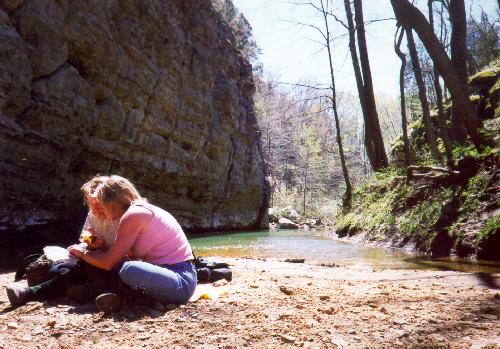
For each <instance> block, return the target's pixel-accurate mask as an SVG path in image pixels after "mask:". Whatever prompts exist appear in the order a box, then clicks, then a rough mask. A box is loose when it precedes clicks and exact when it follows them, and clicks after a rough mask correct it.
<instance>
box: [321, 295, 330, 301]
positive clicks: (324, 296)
mask: <svg viewBox="0 0 500 349" xmlns="http://www.w3.org/2000/svg"><path fill="white" fill-rule="evenodd" d="M319 299H320V300H322V301H329V300H330V296H329V295H326V294H325V295H321V296H319Z"/></svg>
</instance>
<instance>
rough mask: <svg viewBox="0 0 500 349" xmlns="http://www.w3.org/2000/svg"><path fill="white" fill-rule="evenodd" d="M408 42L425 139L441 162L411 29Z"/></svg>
mask: <svg viewBox="0 0 500 349" xmlns="http://www.w3.org/2000/svg"><path fill="white" fill-rule="evenodd" d="M406 40H407V41H408V50H409V51H410V57H411V65H412V67H413V73H414V74H415V80H416V81H417V86H418V97H419V99H420V104H421V106H422V117H423V119H424V128H425V139H426V141H427V143H428V144H429V146H430V148H431V153H432V156H433V157H434V158H435V159H436V160H439V161H440V160H441V154H440V153H439V150H438V148H437V141H436V134H435V133H434V129H433V127H432V124H431V112H430V109H429V102H428V101H427V91H426V88H425V83H424V79H423V77H422V69H421V68H420V62H419V60H418V53H417V48H416V46H415V40H414V39H413V33H412V30H411V29H408V30H406Z"/></svg>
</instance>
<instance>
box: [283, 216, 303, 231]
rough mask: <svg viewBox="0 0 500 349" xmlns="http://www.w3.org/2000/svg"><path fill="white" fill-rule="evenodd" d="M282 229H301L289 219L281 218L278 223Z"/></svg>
mask: <svg viewBox="0 0 500 349" xmlns="http://www.w3.org/2000/svg"><path fill="white" fill-rule="evenodd" d="M278 224H279V227H280V229H299V225H298V224H297V223H294V222H292V221H291V220H289V219H288V218H284V217H282V218H280V219H279V221H278Z"/></svg>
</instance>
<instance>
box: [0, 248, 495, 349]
mask: <svg viewBox="0 0 500 349" xmlns="http://www.w3.org/2000/svg"><path fill="white" fill-rule="evenodd" d="M218 260H221V259H220V258H218ZM224 260H225V261H227V262H229V263H230V264H231V266H232V269H233V273H234V278H233V281H231V282H230V283H227V284H222V285H218V286H219V287H215V285H210V284H205V285H200V286H199V287H198V290H197V293H196V297H194V298H193V302H190V303H188V304H186V305H183V306H180V307H171V306H165V305H156V306H154V307H145V306H130V307H126V308H124V309H123V310H122V311H121V312H119V313H116V314H113V315H107V316H104V315H103V314H100V313H98V312H97V310H96V308H95V306H94V305H93V304H88V305H84V306H78V305H76V304H71V303H67V302H61V301H59V302H57V303H56V302H46V303H38V302H33V303H29V304H28V305H26V306H24V307H21V308H17V309H14V310H12V309H10V307H9V306H8V304H7V303H8V301H7V299H6V296H5V294H4V293H1V294H0V319H1V320H2V321H1V322H2V325H0V326H1V327H0V328H1V330H0V348H14V347H23V348H41V347H47V348H65V347H74V346H75V343H79V344H78V345H79V346H81V347H83V348H91V347H112V348H119V347H121V348H124V347H149V348H164V347H169V348H244V347H250V348H262V347H273V348H380V347H391V348H409V347H412V348H464V347H466V348H469V347H474V348H496V347H498V345H500V337H499V336H498V333H500V323H499V321H498V317H499V316H500V294H499V293H498V290H495V289H494V288H492V283H493V286H494V285H498V282H499V281H500V280H499V278H500V275H499V274H491V275H489V279H488V278H484V277H481V275H477V274H473V273H460V272H453V271H429V270H374V269H372V268H369V267H357V268H356V267H324V266H320V265H311V264H296V263H285V262H282V261H277V260H262V259H242V258H239V259H229V258H228V259H224ZM12 278H13V274H12V273H7V274H1V275H0V284H1V285H5V284H7V283H8V282H10V281H11V280H12ZM488 281H489V282H488ZM198 298H201V299H198Z"/></svg>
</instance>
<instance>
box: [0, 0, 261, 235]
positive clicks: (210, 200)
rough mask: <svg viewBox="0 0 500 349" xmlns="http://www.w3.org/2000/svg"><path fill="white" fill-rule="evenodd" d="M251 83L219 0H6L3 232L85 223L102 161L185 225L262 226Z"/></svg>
mask: <svg viewBox="0 0 500 349" xmlns="http://www.w3.org/2000/svg"><path fill="white" fill-rule="evenodd" d="M253 93H254V85H253V80H252V71H251V66H250V65H249V63H248V62H247V61H246V60H245V59H244V58H242V57H241V56H240V55H239V54H238V53H237V51H236V49H235V43H234V38H233V36H232V34H231V33H230V31H229V29H228V28H227V27H226V26H225V25H224V24H223V23H222V22H221V20H220V18H219V16H218V15H217V14H216V13H215V12H214V10H213V9H212V6H211V3H210V1H209V0H169V1H162V0H71V1H70V0H31V1H29V0H24V1H22V0H0V236H2V239H3V240H2V239H0V242H2V241H3V242H4V243H5V237H6V236H13V235H16V234H17V235H19V236H20V235H23V234H21V232H25V234H24V235H26V234H27V233H26V232H29V234H28V235H30V236H31V237H34V236H35V235H34V234H36V236H37V237H38V238H40V236H41V237H42V239H43V238H44V237H45V238H49V237H51V238H53V237H54V236H55V235H54V234H56V235H57V234H59V236H60V235H63V234H68V233H71V234H74V233H76V230H77V228H78V227H79V226H80V225H81V224H82V222H83V217H84V215H85V207H84V206H83V201H82V197H81V194H80V192H79V187H80V186H81V185H82V184H83V183H84V182H85V181H86V180H88V179H89V178H90V177H92V176H93V175H95V174H97V173H100V174H110V173H113V174H120V175H123V176H125V177H128V178H130V179H131V180H132V181H133V182H134V183H135V184H136V185H137V186H138V188H139V190H140V191H141V193H142V194H143V195H144V196H146V197H147V198H148V199H149V201H150V202H152V203H155V204H158V205H159V206H162V207H164V208H166V209H167V210H169V211H170V212H172V213H173V214H174V215H175V216H176V217H177V218H178V219H179V220H180V222H181V224H182V225H183V226H184V227H185V228H186V229H187V230H188V231H201V230H221V229H248V228H258V227H262V226H263V225H264V224H265V220H266V206H267V194H266V193H267V185H266V182H265V175H264V169H263V162H262V159H261V157H260V155H259V145H258V144H259V134H258V131H257V127H256V121H255V116H254V114H253V100H252V98H253ZM40 234H42V235H40ZM73 236H74V235H73Z"/></svg>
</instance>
